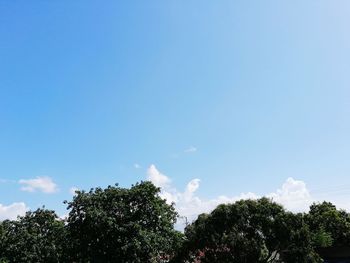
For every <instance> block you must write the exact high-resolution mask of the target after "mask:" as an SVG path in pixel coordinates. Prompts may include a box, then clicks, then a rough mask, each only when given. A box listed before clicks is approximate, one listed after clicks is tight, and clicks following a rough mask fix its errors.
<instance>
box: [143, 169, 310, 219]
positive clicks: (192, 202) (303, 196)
mask: <svg viewBox="0 0 350 263" xmlns="http://www.w3.org/2000/svg"><path fill="white" fill-rule="evenodd" d="M147 174H148V180H149V181H151V182H152V183H154V184H155V185H156V186H158V187H160V188H161V194H160V195H161V197H162V198H164V199H166V201H167V203H169V204H171V203H175V208H176V210H177V212H178V213H179V215H180V216H181V217H186V218H187V219H188V221H189V222H191V221H192V220H194V219H195V218H196V217H197V216H198V215H199V214H201V213H209V212H211V211H212V210H213V209H214V208H215V207H216V206H218V205H219V204H226V203H232V202H235V201H238V200H241V199H258V198H261V197H263V196H265V197H268V198H271V199H272V200H273V201H275V202H277V203H279V204H281V205H283V206H284V207H285V208H286V209H288V210H290V211H292V212H306V211H307V210H308V208H309V206H310V205H311V204H312V203H313V202H314V200H313V199H312V197H311V195H310V192H309V190H308V189H307V187H306V184H305V183H304V182H303V181H299V180H295V179H293V178H288V179H287V180H286V181H285V182H284V183H283V185H282V186H281V188H279V189H277V190H276V191H275V192H272V193H267V194H265V195H263V196H260V195H258V194H255V193H252V192H247V193H241V194H239V195H237V196H225V195H221V196H218V197H216V198H213V199H208V200H206V199H202V198H200V197H198V196H197V195H196V191H197V190H198V188H199V186H200V179H198V178H195V179H193V180H191V181H190V182H189V183H188V184H187V185H186V188H185V189H184V191H182V192H181V191H179V190H177V189H176V188H174V187H173V186H171V179H170V178H169V177H167V176H166V175H164V174H162V173H161V172H160V171H159V170H158V169H157V167H156V166H155V165H154V164H152V165H151V166H150V167H149V168H148V171H147Z"/></svg>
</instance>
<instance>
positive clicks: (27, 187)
mask: <svg viewBox="0 0 350 263" xmlns="http://www.w3.org/2000/svg"><path fill="white" fill-rule="evenodd" d="M19 184H21V185H23V186H22V187H21V190H22V191H26V192H37V191H39V192H43V193H47V194H51V193H55V192H57V191H58V188H57V185H56V184H55V183H54V181H53V180H52V178H51V177H48V176H38V177H36V178H33V179H21V180H19Z"/></svg>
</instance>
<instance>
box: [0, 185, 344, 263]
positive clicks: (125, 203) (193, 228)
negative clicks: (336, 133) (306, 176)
mask: <svg viewBox="0 0 350 263" xmlns="http://www.w3.org/2000/svg"><path fill="white" fill-rule="evenodd" d="M159 193H160V189H159V188H157V187H155V186H154V185H153V184H152V183H150V182H141V183H138V184H136V185H134V186H132V187H131V188H129V189H127V188H121V187H119V186H118V185H116V186H109V187H107V188H106V189H102V188H95V189H91V190H90V191H88V192H85V191H78V192H77V193H76V195H75V196H74V197H73V200H71V201H69V202H68V201H66V202H65V203H66V204H67V209H68V210H69V215H68V217H67V219H65V220H62V219H60V218H59V217H58V216H57V215H56V214H55V212H54V211H51V210H47V209H45V208H41V209H37V210H35V211H32V212H27V213H26V215H25V216H23V217H19V218H18V219H17V220H12V221H11V220H5V221H3V222H1V223H0V262H3V263H4V262H16V263H17V262H18V263H22V262H23V263H24V262H28V263H32V262H38V263H40V262H47V263H51V262H52V263H59V262H64V263H66V262H84V263H85V262H87V263H88V262H120V263H128V262H130V263H131V262H136V263H137V262H146V263H147V262H149V263H164V262H174V263H198V262H202V263H205V262H210V263H219V262H220V263H226V262H227V263H228V262H232V263H247V262H249V263H250V262H259V263H260V262H261V263H268V262H275V263H278V262H285V263H289V262H291V263H292V262H293V263H294V262H300V263H316V262H322V259H321V258H320V257H319V256H318V254H317V253H316V251H317V248H320V247H329V246H350V215H349V214H348V213H347V212H345V211H342V210H338V209H337V208H336V207H335V206H334V205H333V204H331V203H327V202H323V203H320V204H313V205H312V206H311V207H310V211H309V212H308V213H298V214H294V213H291V212H288V211H286V210H285V209H284V208H283V207H282V206H281V205H279V204H276V203H274V202H272V201H271V200H270V199H267V198H262V199H259V200H241V201H238V202H235V203H232V204H222V205H219V206H218V207H217V208H216V209H214V210H213V211H212V212H211V213H210V214H201V215H199V216H198V218H197V219H196V220H195V221H194V222H192V223H191V224H190V225H188V226H187V227H186V228H185V231H184V234H182V233H181V232H179V231H176V230H175V229H174V224H175V222H176V218H177V213H176V211H175V209H174V206H173V205H168V204H167V203H166V202H165V200H163V199H162V198H161V197H160V195H159Z"/></svg>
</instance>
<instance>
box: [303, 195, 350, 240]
mask: <svg viewBox="0 0 350 263" xmlns="http://www.w3.org/2000/svg"><path fill="white" fill-rule="evenodd" d="M307 223H308V225H309V228H310V230H311V232H312V233H313V241H314V246H316V247H328V246H332V245H333V246H349V244H350V215H349V213H347V212H345V211H343V210H337V208H336V206H335V205H333V204H332V203H329V202H323V203H319V204H313V205H311V207H310V212H309V214H308V215H307Z"/></svg>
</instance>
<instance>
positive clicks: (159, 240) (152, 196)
mask: <svg viewBox="0 0 350 263" xmlns="http://www.w3.org/2000/svg"><path fill="white" fill-rule="evenodd" d="M159 191H160V189H159V188H157V187H155V186H154V185H153V184H152V183H150V182H141V183H138V184H136V185H134V186H132V187H131V188H130V189H125V188H121V187H118V186H117V185H116V186H114V187H112V186H109V187H108V188H106V189H101V188H95V189H91V190H90V191H89V192H84V191H82V192H77V195H75V196H74V199H73V201H71V202H68V209H69V210H70V212H69V217H68V231H69V236H70V239H71V242H72V250H71V255H72V260H74V261H76V262H121V263H126V262H134V263H137V262H163V261H164V262H165V260H166V259H167V258H169V257H170V256H171V255H172V254H173V253H174V248H176V247H179V246H180V243H181V240H182V236H181V234H180V233H179V232H177V231H175V230H174V227H173V226H174V223H175V222H176V218H177V213H176V212H175V209H174V207H173V205H168V204H167V203H166V202H165V200H163V199H162V198H160V196H159Z"/></svg>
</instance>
